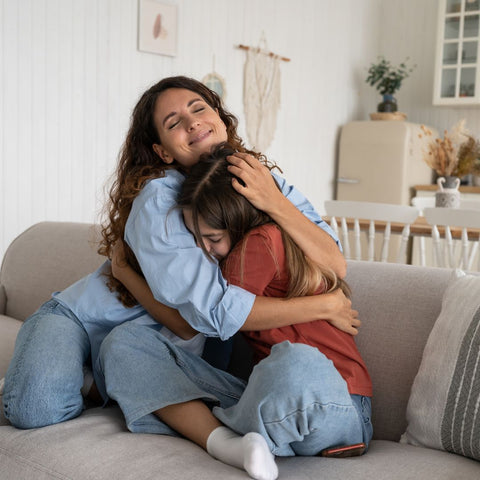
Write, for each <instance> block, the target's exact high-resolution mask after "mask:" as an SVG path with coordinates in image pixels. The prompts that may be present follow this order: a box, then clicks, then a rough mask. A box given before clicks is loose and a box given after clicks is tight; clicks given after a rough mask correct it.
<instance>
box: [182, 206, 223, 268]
mask: <svg viewBox="0 0 480 480" xmlns="http://www.w3.org/2000/svg"><path fill="white" fill-rule="evenodd" d="M183 221H184V222H185V226H186V227H187V228H188V230H189V231H190V232H191V233H192V235H193V236H194V237H195V234H194V233H193V232H194V231H195V226H194V223H193V216H192V211H191V210H189V209H187V208H185V209H183ZM198 229H199V231H200V235H201V239H199V238H196V237H195V241H196V242H197V246H199V247H201V242H203V244H204V245H205V249H206V250H207V252H208V253H209V254H210V255H211V256H212V257H215V258H216V259H217V260H219V261H220V260H222V259H223V258H225V257H226V256H227V255H228V254H229V252H230V249H231V248H232V242H231V241H230V235H228V232H227V231H226V230H217V229H215V228H212V227H209V226H208V225H207V224H206V223H205V222H204V220H203V218H202V217H198Z"/></svg>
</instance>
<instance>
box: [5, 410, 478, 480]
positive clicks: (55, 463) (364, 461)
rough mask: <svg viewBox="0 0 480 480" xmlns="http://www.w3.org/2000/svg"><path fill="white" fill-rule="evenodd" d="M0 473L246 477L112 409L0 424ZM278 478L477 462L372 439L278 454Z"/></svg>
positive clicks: (461, 474) (454, 473)
mask: <svg viewBox="0 0 480 480" xmlns="http://www.w3.org/2000/svg"><path fill="white" fill-rule="evenodd" d="M0 465H2V478H15V480H22V479H25V480H26V479H29V480H30V479H32V478H34V479H35V480H46V479H53V478H55V479H69V480H85V479H86V478H88V479H90V480H95V479H98V480H103V479H105V478H115V479H119V480H124V479H125V480H129V479H132V480H137V479H138V478H142V479H144V480H147V479H158V478H168V479H169V480H188V479H198V480H216V479H218V480H224V479H226V478H228V479H239V480H242V479H243V480H245V478H246V474H245V473H244V472H242V471H241V470H238V469H236V468H233V467H229V466H227V465H224V464H223V463H221V462H219V461H216V460H214V459H213V458H211V457H210V456H209V455H208V454H207V453H206V452H204V451H203V450H202V449H201V448H200V447H197V446H196V445H194V444H193V443H191V442H188V441H186V440H183V439H180V438H172V437H165V436H160V435H150V434H133V433H130V432H128V431H127V430H126V428H125V423H124V420H123V417H122V415H121V413H120V411H119V409H118V408H117V407H107V408H105V409H100V408H94V409H91V410H87V411H86V412H84V413H83V415H81V416H80V417H79V418H77V419H75V420H71V421H69V422H65V423H62V424H58V425H53V426H50V427H45V428H41V429H35V430H28V431H27V430H17V429H15V428H13V427H10V426H4V427H0ZM278 465H279V470H280V478H282V480H307V479H308V480H315V479H319V480H320V479H324V478H328V479H330V480H335V479H338V480H340V479H341V480H345V478H357V479H368V480H370V479H372V478H375V479H376V480H384V479H385V480H387V479H388V480H391V479H399V480H400V479H411V478H422V479H423V478H425V479H428V478H435V479H436V480H451V479H452V478H455V479H456V480H471V479H472V478H480V463H479V462H476V461H474V460H470V459H467V458H464V457H461V456H458V455H454V454H450V453H446V452H441V451H437V450H430V449H426V448H419V447H414V446H411V445H401V444H399V443H396V442H390V441H381V440H377V441H374V442H372V445H371V448H370V451H369V453H368V454H366V455H364V456H362V457H357V458H350V459H341V460H340V459H325V458H321V457H289V458H279V459H278Z"/></svg>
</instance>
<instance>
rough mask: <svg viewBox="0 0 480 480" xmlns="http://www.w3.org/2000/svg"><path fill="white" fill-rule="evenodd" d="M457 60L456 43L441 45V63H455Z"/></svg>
mask: <svg viewBox="0 0 480 480" xmlns="http://www.w3.org/2000/svg"><path fill="white" fill-rule="evenodd" d="M457 61H458V43H446V44H445V45H444V46H443V64H444V65H455V64H456V63H457Z"/></svg>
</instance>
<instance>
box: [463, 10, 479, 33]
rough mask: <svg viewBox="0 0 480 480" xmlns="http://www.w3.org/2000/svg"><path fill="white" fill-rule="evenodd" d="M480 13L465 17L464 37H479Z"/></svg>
mask: <svg viewBox="0 0 480 480" xmlns="http://www.w3.org/2000/svg"><path fill="white" fill-rule="evenodd" d="M478 19H479V16H478V15H468V16H466V17H465V25H464V27H463V37H464V38H465V37H478V25H479V22H478Z"/></svg>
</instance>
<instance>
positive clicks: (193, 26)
mask: <svg viewBox="0 0 480 480" xmlns="http://www.w3.org/2000/svg"><path fill="white" fill-rule="evenodd" d="M163 1H164V3H173V4H176V5H178V15H179V25H178V53H177V56H175V57H166V56H159V55H153V54H148V53H142V52H139V51H137V48H136V45H137V8H138V6H137V0H0V122H1V123H0V162H1V168H0V258H1V256H2V255H3V252H4V250H5V248H6V247H7V246H8V244H9V243H10V242H11V240H12V239H13V238H14V237H15V236H16V235H18V234H19V233H20V232H21V231H23V230H24V229H26V228H27V227H29V226H30V225H32V224H33V223H35V222H38V221H42V220H69V221H81V222H91V221H95V220H97V219H98V212H99V209H100V206H101V205H102V202H103V199H104V193H103V187H104V184H105V182H106V180H107V178H108V176H109V174H110V173H111V172H113V170H114V165H115V161H116V157H117V153H118V151H119V148H120V146H121V143H122V140H123V137H124V135H125V132H126V129H127V127H128V122H129V116H130V112H131V109H132V107H133V106H134V104H135V103H136V101H137V99H138V97H139V95H140V94H141V92H142V91H143V90H145V89H146V88H147V87H148V86H149V85H151V84H152V83H154V82H155V81H157V80H158V79H160V78H162V77H164V76H168V75H172V74H186V75H190V76H193V77H196V78H198V79H201V78H202V77H203V76H204V75H206V74H207V73H209V72H210V71H211V69H212V64H213V55H215V70H216V71H217V72H218V73H219V74H221V75H222V76H223V77H224V78H225V80H226V83H227V105H228V107H229V108H230V109H231V110H232V111H233V112H234V113H235V114H236V115H237V116H238V117H239V118H240V122H241V123H242V122H243V106H242V82H243V64H244V61H245V53H244V52H243V51H242V50H239V49H236V48H234V47H235V45H238V44H239V43H243V44H250V45H256V44H257V43H258V41H259V39H260V36H261V34H262V32H264V33H265V35H266V38H267V41H268V44H269V47H270V48H271V49H272V50H274V51H275V52H277V53H279V54H282V55H284V56H287V57H290V58H291V59H292V61H291V62H290V63H283V64H282V66H281V70H282V106H281V110H280V113H279V116H278V127H277V132H276V136H275V141H274V142H273V144H272V145H271V147H270V148H269V150H268V151H267V152H266V153H267V154H268V155H269V156H270V157H271V158H272V159H274V160H276V161H277V162H278V163H279V164H280V166H281V167H283V169H284V172H285V175H286V176H287V178H288V180H289V181H290V182H291V183H294V184H295V185H296V186H297V187H298V188H300V190H302V191H303V192H304V193H305V194H306V195H307V196H308V197H309V198H310V199H311V200H312V202H313V203H314V205H315V206H316V207H317V208H318V209H319V210H320V211H321V210H322V208H323V201H324V200H325V199H327V198H331V195H332V185H333V184H332V181H333V177H334V171H335V156H336V148H337V147H336V145H337V141H338V131H339V128H340V126H341V125H342V124H344V123H345V122H347V121H350V120H354V119H366V118H367V115H368V112H369V111H372V105H373V104H374V102H375V101H376V98H375V95H374V93H372V92H371V89H369V88H368V87H366V86H365V84H364V81H363V79H364V73H365V66H367V65H368V64H369V62H370V61H371V59H372V58H375V56H376V55H377V52H378V45H379V44H380V38H379V34H380V21H379V20H380V13H381V5H382V0H163ZM398 3H399V4H401V3H403V2H398ZM410 3H412V5H413V4H414V3H415V2H413V1H412V2H410ZM420 3H421V2H420ZM397 8H400V7H397ZM241 132H242V133H243V132H244V130H241Z"/></svg>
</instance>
